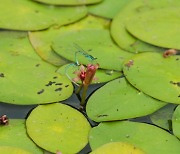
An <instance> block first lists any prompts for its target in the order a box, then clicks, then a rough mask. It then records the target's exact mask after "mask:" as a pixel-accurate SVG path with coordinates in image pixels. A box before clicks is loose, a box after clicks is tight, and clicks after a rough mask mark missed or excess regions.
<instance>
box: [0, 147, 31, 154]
mask: <svg viewBox="0 0 180 154" xmlns="http://www.w3.org/2000/svg"><path fill="white" fill-rule="evenodd" d="M0 153H16V154H32V153H30V152H28V151H25V150H23V149H20V148H15V147H8V146H0Z"/></svg>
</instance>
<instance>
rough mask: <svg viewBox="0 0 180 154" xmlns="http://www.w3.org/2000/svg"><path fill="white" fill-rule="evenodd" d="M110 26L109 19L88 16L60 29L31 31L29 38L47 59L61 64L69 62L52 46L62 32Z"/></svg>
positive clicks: (55, 63)
mask: <svg viewBox="0 0 180 154" xmlns="http://www.w3.org/2000/svg"><path fill="white" fill-rule="evenodd" d="M108 26H109V21H108V20H103V19H101V18H97V17H93V16H87V17H86V18H84V19H82V20H80V21H78V22H76V23H74V24H70V25H67V26H62V27H60V28H59V29H58V28H56V27H52V28H49V29H47V30H43V31H35V32H29V39H30V41H31V43H32V45H33V47H34V49H35V50H36V52H37V53H38V55H39V56H40V57H41V58H42V59H44V60H45V61H47V62H49V63H51V64H53V65H56V66H61V65H64V64H66V63H67V60H66V59H64V58H62V57H61V56H59V55H58V54H57V53H55V52H54V51H53V50H52V48H51V45H52V41H53V40H54V39H55V38H56V37H57V36H59V35H61V33H63V32H67V31H68V32H69V31H74V30H75V31H77V30H79V29H83V28H86V29H97V28H104V27H108Z"/></svg>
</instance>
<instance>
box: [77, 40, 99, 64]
mask: <svg viewBox="0 0 180 154" xmlns="http://www.w3.org/2000/svg"><path fill="white" fill-rule="evenodd" d="M74 47H75V48H76V49H77V51H76V52H75V62H76V64H77V65H78V66H79V65H80V64H79V61H78V58H77V57H78V56H77V54H81V55H83V56H84V57H85V58H87V59H89V60H90V61H94V60H96V59H97V58H95V57H93V56H92V55H90V54H88V53H87V52H86V51H85V50H83V49H82V48H81V47H80V46H79V45H77V44H76V43H74Z"/></svg>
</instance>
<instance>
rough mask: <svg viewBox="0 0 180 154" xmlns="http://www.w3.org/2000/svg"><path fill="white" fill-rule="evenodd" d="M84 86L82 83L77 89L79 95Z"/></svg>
mask: <svg viewBox="0 0 180 154" xmlns="http://www.w3.org/2000/svg"><path fill="white" fill-rule="evenodd" d="M82 87H83V84H81V85H80V86H79V88H78V89H77V91H76V92H75V94H77V95H79V93H80V91H81V89H82Z"/></svg>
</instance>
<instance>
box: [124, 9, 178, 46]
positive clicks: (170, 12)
mask: <svg viewBox="0 0 180 154" xmlns="http://www.w3.org/2000/svg"><path fill="white" fill-rule="evenodd" d="M179 12H180V8H174V7H173V8H165V9H158V10H153V11H149V12H146V13H144V14H140V15H137V16H134V17H133V18H132V19H131V20H129V22H127V24H126V28H127V30H128V31H129V32H130V33H131V34H133V35H134V36H135V37H137V38H138V39H140V40H143V41H144V42H147V43H150V44H153V45H156V46H160V47H163V48H173V49H180V44H179V42H180V38H179V37H178V36H179V35H180V29H179V25H180V20H179V19H180V15H179Z"/></svg>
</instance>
